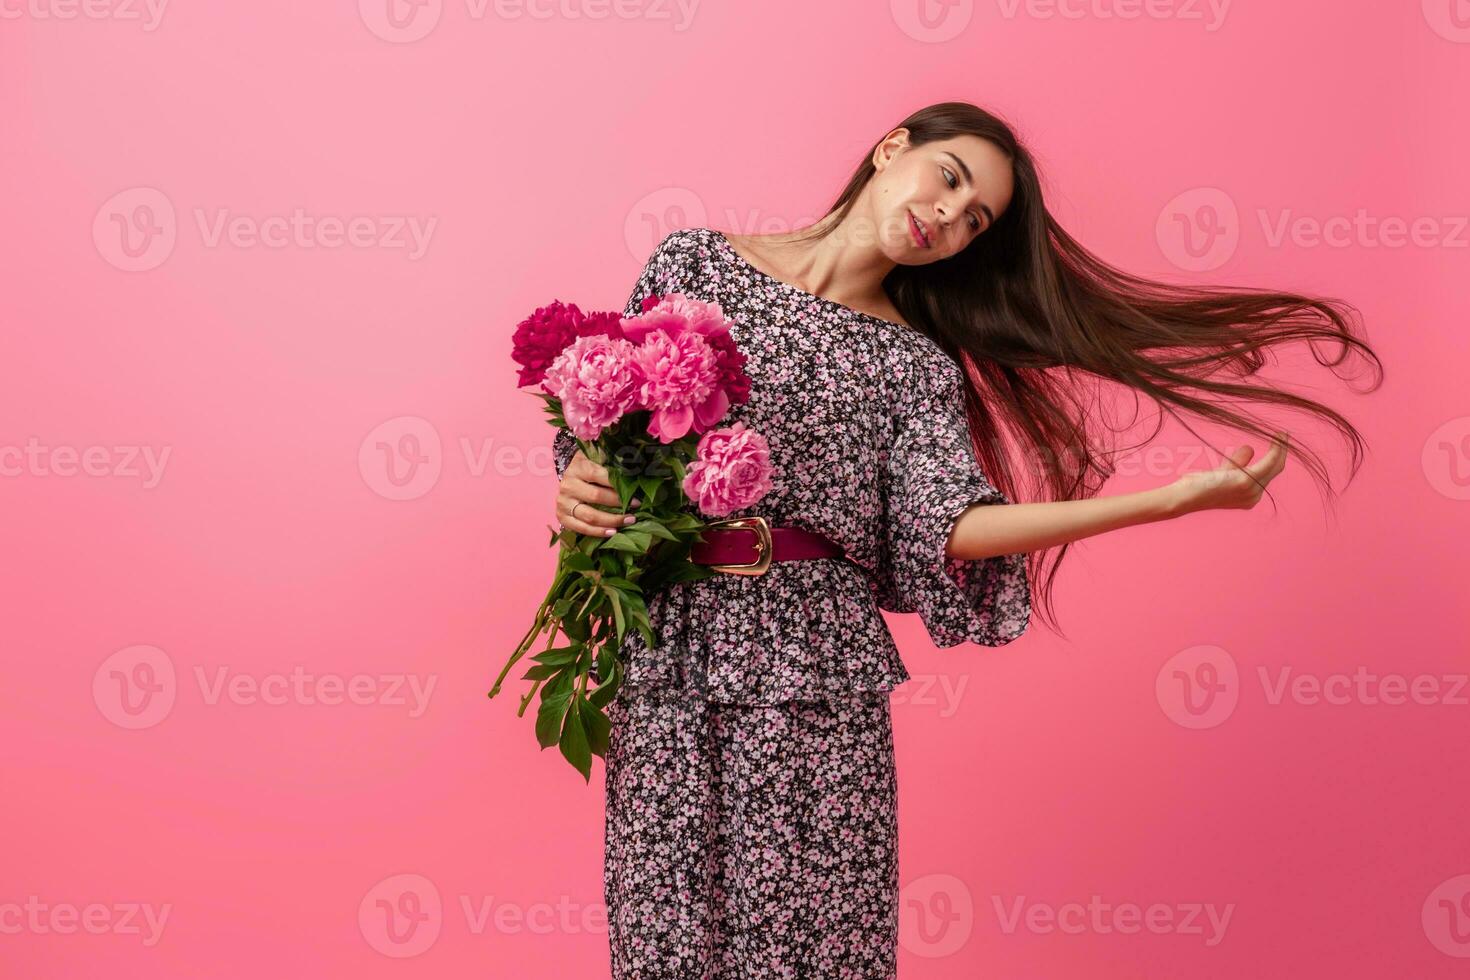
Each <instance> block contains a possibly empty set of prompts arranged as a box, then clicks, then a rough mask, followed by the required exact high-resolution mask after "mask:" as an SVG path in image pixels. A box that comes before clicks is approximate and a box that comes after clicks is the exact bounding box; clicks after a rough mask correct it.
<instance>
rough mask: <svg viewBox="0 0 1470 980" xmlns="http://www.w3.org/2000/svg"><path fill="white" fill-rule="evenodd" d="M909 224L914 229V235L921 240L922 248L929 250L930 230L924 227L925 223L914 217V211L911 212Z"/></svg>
mask: <svg viewBox="0 0 1470 980" xmlns="http://www.w3.org/2000/svg"><path fill="white" fill-rule="evenodd" d="M909 224H910V226H911V227H912V228H913V229H914V235H915V236H916V237H917V238H918V239H919V245H920V247H921V248H928V247H929V244H930V243H929V229H928V228H925V227H924V222H922V221H920V220H919V219H918V218H916V217H914V214H913V212H912V211H910V212H909Z"/></svg>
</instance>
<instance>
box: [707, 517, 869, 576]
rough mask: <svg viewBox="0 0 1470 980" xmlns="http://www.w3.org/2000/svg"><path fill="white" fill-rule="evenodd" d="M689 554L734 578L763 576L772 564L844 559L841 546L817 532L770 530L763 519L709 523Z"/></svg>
mask: <svg viewBox="0 0 1470 980" xmlns="http://www.w3.org/2000/svg"><path fill="white" fill-rule="evenodd" d="M700 536H701V538H702V539H703V540H701V541H697V542H695V544H694V547H693V548H692V549H691V550H690V552H689V560H690V561H692V562H695V563H697V564H700V565H712V566H714V568H715V570H716V571H720V572H728V573H729V574H731V575H764V574H765V572H766V569H768V568H770V567H771V562H773V561H791V560H792V559H797V558H841V557H842V555H843V554H844V552H843V549H842V546H841V545H840V544H837V543H836V542H835V541H833V540H832V539H831V538H828V537H827V536H826V535H824V534H820V533H818V532H816V531H808V530H807V529H806V528H801V527H771V526H770V524H769V523H768V522H767V521H766V519H765V518H764V517H760V516H755V517H735V518H726V519H725V520H720V521H710V522H709V523H708V524H706V525H705V528H704V530H703V531H701V532H700Z"/></svg>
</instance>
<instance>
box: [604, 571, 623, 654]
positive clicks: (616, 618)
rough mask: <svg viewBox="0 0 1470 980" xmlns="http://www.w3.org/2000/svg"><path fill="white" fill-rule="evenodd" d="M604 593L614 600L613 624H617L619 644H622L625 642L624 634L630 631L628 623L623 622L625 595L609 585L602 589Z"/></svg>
mask: <svg viewBox="0 0 1470 980" xmlns="http://www.w3.org/2000/svg"><path fill="white" fill-rule="evenodd" d="M602 591H604V592H606V593H607V595H608V598H610V599H612V610H613V622H615V623H616V624H617V627H618V642H619V643H621V642H622V640H623V633H625V632H626V631H627V629H628V625H627V623H626V622H624V620H623V594H622V593H621V592H619V591H618V590H617V589H614V588H612V587H611V586H607V585H604V586H603V587H602Z"/></svg>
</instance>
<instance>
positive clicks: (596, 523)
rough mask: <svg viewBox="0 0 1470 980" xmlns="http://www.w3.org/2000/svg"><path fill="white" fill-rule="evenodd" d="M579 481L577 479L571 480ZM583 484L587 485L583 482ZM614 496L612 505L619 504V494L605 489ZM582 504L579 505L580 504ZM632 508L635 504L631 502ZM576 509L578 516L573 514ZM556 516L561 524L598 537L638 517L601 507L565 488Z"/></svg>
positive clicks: (604, 535)
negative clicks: (579, 497) (581, 498)
mask: <svg viewBox="0 0 1470 980" xmlns="http://www.w3.org/2000/svg"><path fill="white" fill-rule="evenodd" d="M569 482H577V481H569ZM583 486H584V487H585V486H587V485H586V484H583ZM605 492H606V493H608V494H611V496H612V498H613V499H612V506H614V507H616V506H617V505H618V498H617V494H615V493H613V492H612V491H611V490H608V491H605ZM579 504H580V505H581V506H578V505H579ZM628 506H629V507H630V508H632V507H633V506H634V505H633V504H631V503H630V504H629V505H628ZM574 511H575V514H576V516H573V512H574ZM556 518H557V520H558V521H560V522H561V526H562V527H564V528H567V529H568V530H571V531H575V532H577V533H578V534H591V535H596V536H598V537H607V536H609V535H611V534H612V533H613V532H614V531H616V530H617V529H618V528H620V527H624V526H626V525H628V524H632V523H633V522H634V521H635V520H637V517H636V516H635V515H633V514H620V513H617V512H611V511H606V510H602V509H600V508H599V507H598V506H597V505H596V504H595V503H593V502H591V501H587V500H580V499H578V497H577V496H576V495H575V494H573V493H571V492H568V491H567V490H563V492H561V493H559V494H558V495H557V498H556Z"/></svg>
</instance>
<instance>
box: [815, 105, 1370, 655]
mask: <svg viewBox="0 0 1470 980" xmlns="http://www.w3.org/2000/svg"><path fill="white" fill-rule="evenodd" d="M899 126H902V127H905V128H907V130H908V132H909V144H910V145H911V146H920V145H922V144H924V143H928V142H932V141H934V140H942V139H952V138H954V137H957V136H965V135H970V136H978V137H980V138H981V139H985V140H988V141H990V142H991V143H993V144H994V145H995V146H997V147H998V148H1000V149H1001V150H1002V151H1003V152H1004V153H1005V154H1006V156H1007V157H1008V158H1009V159H1010V161H1011V165H1012V168H1013V171H1014V185H1015V186H1014V191H1013V194H1012V198H1011V203H1010V206H1009V207H1007V208H1006V209H1005V211H1004V212H1003V213H1002V214H1001V216H1000V218H998V219H997V220H996V221H995V224H994V225H992V226H991V227H990V228H988V229H987V230H986V231H985V233H984V234H982V235H980V236H978V237H977V238H976V239H975V240H974V241H973V242H971V243H970V245H969V246H967V247H966V248H965V249H964V250H963V251H961V252H959V253H957V254H955V255H952V256H950V257H949V258H946V259H940V260H938V261H936V262H932V263H928V264H926V265H916V266H906V265H899V266H896V267H895V268H894V269H893V270H892V271H891V272H890V273H889V274H888V276H887V278H885V279H884V281H883V287H884V291H885V292H886V293H887V294H888V297H889V299H890V300H891V301H892V303H893V305H894V306H895V307H896V308H897V309H898V310H899V312H901V313H902V314H903V316H904V319H905V320H907V321H908V323H909V324H910V325H912V326H913V327H915V328H916V329H918V330H919V331H921V332H922V333H924V334H925V335H927V336H928V337H930V338H931V339H932V340H933V341H934V342H935V343H937V344H938V345H939V346H940V347H941V348H943V350H944V351H945V352H946V353H947V354H949V356H950V357H952V358H954V360H955V361H956V362H957V363H958V364H959V365H960V367H961V368H962V370H963V371H964V374H965V376H966V378H967V383H966V386H965V391H966V393H965V402H966V414H967V416H968V418H969V422H970V431H971V438H972V441H973V442H974V444H975V450H976V459H977V460H978V461H979V463H980V465H981V467H982V468H983V469H984V471H985V474H986V476H988V477H989V478H990V480H991V482H992V483H993V484H995V486H996V487H997V488H999V489H1000V490H1001V491H1002V492H1004V493H1005V494H1007V496H1009V497H1010V498H1011V499H1012V500H1015V501H1021V500H1042V499H1052V500H1075V499H1079V498H1083V497H1092V496H1095V495H1096V494H1097V493H1098V491H1099V490H1100V489H1101V487H1102V484H1103V482H1104V481H1105V480H1107V479H1108V477H1109V476H1111V475H1112V473H1113V469H1114V468H1113V465H1112V463H1111V462H1109V461H1108V460H1107V459H1106V458H1105V455H1106V456H1111V455H1114V453H1112V452H1109V453H1107V454H1103V453H1100V452H1098V451H1096V450H1095V448H1094V446H1093V440H1092V437H1091V433H1090V430H1089V426H1091V425H1092V423H1093V421H1094V420H1093V419H1091V418H1090V417H1089V412H1088V411H1087V409H1086V406H1085V405H1084V401H1085V400H1086V394H1085V392H1084V389H1086V388H1087V387H1088V386H1089V385H1090V384H1091V383H1093V382H1096V381H1104V382H1106V381H1112V382H1118V383H1120V384H1122V385H1125V386H1127V387H1128V388H1131V389H1133V390H1134V391H1135V392H1142V393H1143V394H1146V395H1148V396H1149V397H1150V398H1152V399H1153V400H1154V401H1155V402H1156V403H1157V404H1158V405H1159V407H1160V409H1161V410H1162V412H1163V413H1166V414H1168V415H1169V416H1171V417H1173V418H1179V414H1178V411H1179V410H1183V411H1186V412H1191V413H1194V414H1195V415H1198V416H1200V417H1202V418H1205V419H1208V420H1211V421H1213V422H1217V423H1221V424H1224V425H1228V426H1231V427H1234V428H1237V429H1240V430H1243V431H1245V432H1250V433H1253V434H1255V435H1256V436H1259V437H1260V438H1261V440H1262V441H1263V442H1266V443H1269V441H1270V439H1271V438H1272V434H1273V432H1274V430H1275V429H1277V428H1279V426H1275V425H1271V424H1269V422H1263V421H1261V420H1259V419H1258V418H1257V417H1256V416H1255V415H1253V414H1251V413H1249V412H1245V411H1240V410H1235V409H1231V408H1229V407H1226V406H1225V405H1223V404H1220V403H1219V400H1220V399H1229V398H1234V399H1239V400H1243V401H1254V402H1260V403H1265V404H1268V405H1275V406H1281V407H1285V408H1292V409H1298V410H1301V411H1304V412H1309V413H1311V414H1314V415H1316V416H1318V417H1320V418H1321V419H1324V420H1325V421H1326V422H1328V423H1329V424H1330V425H1331V426H1332V427H1333V428H1335V429H1336V430H1337V431H1338V433H1340V434H1341V435H1342V437H1343V438H1344V439H1345V440H1346V441H1347V443H1348V445H1349V447H1350V450H1351V461H1352V466H1351V470H1350V472H1349V477H1348V478H1349V480H1351V478H1352V475H1353V474H1355V473H1356V472H1357V470H1358V467H1359V466H1360V465H1361V462H1362V458H1363V448H1364V446H1363V439H1362V436H1361V434H1360V433H1359V432H1358V430H1357V429H1355V428H1354V427H1353V426H1352V424H1351V423H1350V422H1348V420H1347V419H1346V418H1344V417H1343V416H1342V415H1340V414H1338V413H1337V412H1335V411H1333V410H1332V409H1331V408H1328V407H1327V406H1325V405H1322V404H1319V403H1317V402H1314V401H1311V400H1310V399H1307V398H1303V397H1300V396H1298V395H1294V394H1291V393H1289V392H1285V391H1281V390H1278V389H1276V388H1272V387H1270V386H1268V385H1266V384H1245V383H1238V382H1228V381H1218V380H1210V376H1211V375H1214V374H1216V373H1222V372H1223V373H1226V374H1229V375H1234V376H1236V377H1245V376H1247V375H1251V374H1254V373H1255V372H1256V371H1258V370H1259V369H1260V368H1261V366H1262V365H1263V364H1264V363H1265V361H1266V353H1267V351H1268V349H1269V348H1271V347H1273V346H1274V345H1277V344H1286V343H1289V342H1291V341H1306V342H1307V343H1308V345H1309V346H1310V347H1311V350H1312V356H1313V357H1314V358H1315V359H1316V360H1317V362H1318V363H1319V364H1321V365H1323V366H1324V367H1328V368H1336V367H1337V366H1338V365H1340V364H1342V363H1343V362H1344V361H1345V360H1346V359H1347V357H1348V355H1349V353H1350V352H1351V351H1353V350H1357V351H1359V352H1360V353H1361V354H1362V355H1364V356H1365V357H1366V358H1367V359H1369V360H1371V361H1372V363H1373V364H1374V365H1375V366H1376V369H1377V375H1378V377H1377V381H1376V382H1375V383H1374V384H1373V386H1372V387H1370V388H1368V389H1367V390H1369V391H1372V390H1375V389H1376V388H1377V387H1378V385H1379V384H1381V383H1382V379H1383V370H1382V363H1381V362H1380V361H1379V359H1378V357H1377V355H1376V354H1374V353H1373V350H1372V349H1371V348H1370V347H1369V346H1368V345H1367V343H1366V342H1365V341H1364V340H1362V339H1360V338H1359V337H1357V336H1355V331H1354V326H1353V322H1354V320H1357V319H1359V315H1358V311H1357V310H1356V309H1355V308H1354V307H1353V306H1351V305H1350V304H1348V303H1345V302H1343V301H1341V300H1336V299H1319V298H1312V297H1308V296H1300V295H1297V294H1294V293H1284V292H1272V291H1267V290H1262V289H1249V288H1233V287H1218V288H1211V287H1197V286H1184V285H1175V284H1170V283H1162V282H1153V281H1150V280H1147V279H1142V278H1139V277H1137V276H1133V275H1130V274H1128V273H1127V272H1124V271H1122V270H1120V269H1117V268H1115V267H1113V266H1111V265H1108V264H1107V263H1106V262H1104V261H1103V260H1102V259H1100V258H1098V257H1097V256H1096V255H1093V254H1092V253H1091V252H1089V251H1088V250H1087V249H1085V248H1083V247H1082V246H1081V245H1080V244H1078V242H1077V241H1076V240H1075V239H1074V238H1072V236H1071V235H1069V234H1067V232H1066V231H1065V230H1063V229H1062V227H1061V226H1060V225H1059V224H1058V223H1057V222H1056V220H1055V219H1054V218H1053V217H1052V216H1051V214H1050V213H1049V212H1048V211H1047V209H1046V205H1045V203H1044V202H1043V200H1042V194H1041V185H1040V181H1039V179H1038V176H1037V170H1036V165H1035V162H1034V161H1033V160H1032V157H1031V154H1030V153H1029V152H1028V151H1027V149H1026V147H1025V146H1023V145H1022V144H1021V142H1020V140H1019V139H1017V137H1016V135H1015V133H1014V132H1013V131H1012V130H1011V127H1010V126H1008V125H1007V124H1006V123H1005V122H1003V121H1001V120H1000V119H999V118H997V117H996V116H995V115H993V114H991V113H989V112H987V111H985V110H984V109H981V108H978V107H977V106H974V105H971V104H969V103H967V102H942V103H939V104H936V105H931V106H928V107H927V108H924V109H921V110H919V111H918V112H915V113H914V114H913V115H911V116H909V117H908V118H907V119H905V120H903V122H901V123H899V124H898V126H895V127H893V128H895V129H896V128H898V127H899ZM873 149H876V144H875V146H874V147H870V148H869V152H868V154H867V155H866V156H865V157H864V158H863V160H862V162H861V163H860V164H859V165H858V167H857V169H856V170H855V171H853V174H852V177H851V178H850V179H849V180H848V182H847V186H846V187H845V188H843V190H842V193H841V194H839V195H838V196H837V200H836V201H835V202H834V203H833V204H832V206H831V207H830V208H829V209H828V211H827V214H826V215H824V216H823V219H822V220H821V221H820V224H821V225H822V226H824V227H823V228H820V229H818V230H816V231H815V232H808V233H807V234H805V235H801V234H798V235H797V236H796V237H797V238H798V239H801V238H813V239H815V238H822V237H825V236H826V235H828V234H830V233H831V232H832V231H833V230H835V229H836V228H837V227H838V225H839V224H840V223H841V221H842V220H843V219H845V218H846V216H847V214H848V212H849V211H851V209H852V207H853V205H854V204H855V203H856V201H857V197H858V193H859V192H860V191H861V190H862V189H863V187H864V186H866V184H867V183H868V181H869V180H871V179H872V177H873V175H874V173H876V170H875V168H874V166H873V156H872V150H873ZM834 214H836V217H835V218H833V217H832V216H833V215H834ZM829 219H830V220H829ZM1319 344H1330V345H1334V346H1336V347H1337V350H1336V351H1335V352H1334V355H1333V356H1332V357H1331V358H1327V357H1325V356H1324V354H1323V353H1322V351H1321V350H1319V347H1318V345H1319ZM1334 373H1336V372H1334ZM1180 421H1181V423H1182V424H1183V425H1184V427H1185V428H1186V429H1188V430H1189V431H1190V432H1191V433H1194V434H1195V435H1196V436H1198V435H1199V433H1197V432H1195V430H1194V429H1193V428H1191V427H1190V426H1189V423H1188V422H1187V421H1185V420H1183V419H1180ZM1162 425H1163V417H1162V415H1161V416H1160V420H1159V427H1160V428H1161V427H1162ZM1110 431H1113V432H1114V433H1116V431H1117V430H1115V429H1113V430H1110ZM1157 433H1158V428H1156V429H1155V430H1154V433H1152V434H1151V435H1150V436H1149V437H1148V438H1150V439H1151V438H1152V437H1153V435H1157ZM1201 438H1202V437H1201ZM1144 441H1145V442H1146V441H1147V439H1145V440H1144ZM1206 444H1207V445H1209V443H1208V442H1206ZM1211 448H1213V449H1215V450H1216V451H1217V452H1220V450H1219V449H1218V447H1215V446H1213V445H1212V446H1211ZM1286 448H1287V452H1288V453H1293V454H1295V455H1297V456H1298V457H1299V458H1301V459H1302V460H1303V462H1304V463H1305V465H1306V466H1307V469H1308V471H1309V472H1310V473H1311V474H1312V476H1313V478H1314V479H1316V480H1317V481H1318V483H1319V484H1320V485H1322V486H1323V487H1324V488H1325V489H1326V490H1327V492H1328V493H1329V494H1330V493H1331V489H1332V488H1331V483H1330V480H1329V479H1328V476H1327V471H1326V467H1325V466H1324V465H1323V464H1322V461H1321V459H1319V458H1318V456H1317V455H1316V454H1314V453H1313V452H1311V451H1310V450H1309V449H1306V448H1304V447H1303V446H1302V445H1301V444H1300V441H1299V440H1297V439H1295V438H1293V439H1291V440H1289V442H1288V444H1287V447H1286ZM1015 450H1018V451H1020V452H1021V453H1022V454H1023V456H1024V458H1026V459H1028V460H1034V461H1035V465H1034V466H1033V467H1031V468H1030V469H1031V472H1032V475H1033V477H1034V479H1032V480H1030V481H1029V485H1028V486H1027V488H1026V489H1025V491H1024V492H1023V491H1022V490H1021V488H1020V487H1018V480H1017V474H1016V472H1015V470H1014V468H1013V467H1012V464H1011V458H1012V453H1013V451H1015ZM1221 455H1222V456H1224V455H1225V453H1223V452H1221ZM1267 492H1268V493H1269V490H1268V491H1267ZM1068 547H1070V545H1067V544H1063V545H1061V546H1060V548H1059V550H1056V557H1055V560H1054V561H1053V563H1052V566H1051V570H1050V572H1049V574H1047V575H1046V577H1045V579H1044V581H1043V580H1042V578H1041V572H1042V570H1043V568H1044V567H1045V564H1046V562H1047V560H1048V557H1049V556H1050V554H1051V550H1045V551H1038V552H1034V553H1032V555H1031V556H1030V558H1029V559H1028V568H1029V573H1030V576H1031V578H1032V581H1033V582H1035V581H1043V584H1042V586H1041V588H1040V590H1039V591H1040V596H1041V599H1042V602H1041V606H1042V610H1043V618H1044V619H1046V620H1047V622H1049V623H1051V624H1052V625H1053V626H1055V625H1056V620H1055V616H1052V615H1050V613H1051V612H1052V608H1051V601H1052V587H1053V583H1054V580H1055V577H1056V573H1057V569H1058V567H1059V566H1060V563H1061V560H1062V558H1063V556H1064V555H1065V554H1066V551H1067V548H1068Z"/></svg>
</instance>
